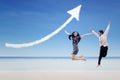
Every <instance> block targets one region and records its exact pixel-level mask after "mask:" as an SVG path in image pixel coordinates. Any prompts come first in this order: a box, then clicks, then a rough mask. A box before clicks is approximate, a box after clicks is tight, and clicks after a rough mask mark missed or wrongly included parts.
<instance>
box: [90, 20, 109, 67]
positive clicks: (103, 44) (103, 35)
mask: <svg viewBox="0 0 120 80" xmlns="http://www.w3.org/2000/svg"><path fill="white" fill-rule="evenodd" d="M109 29H110V22H108V26H107V28H106V30H105V32H104V31H103V30H99V33H96V32H95V31H94V30H92V33H93V34H94V35H95V36H97V37H98V38H99V42H100V54H99V59H98V66H100V64H101V59H102V57H106V55H107V51H108V41H107V36H108V32H109Z"/></svg>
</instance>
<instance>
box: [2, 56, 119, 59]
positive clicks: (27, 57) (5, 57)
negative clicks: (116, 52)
mask: <svg viewBox="0 0 120 80" xmlns="http://www.w3.org/2000/svg"><path fill="white" fill-rule="evenodd" d="M86 58H87V59H98V57H86ZM0 59H71V57H61V56H39V57H37V56H35V57H31V56H30V57H29V56H0ZM105 59H120V57H106V58H105Z"/></svg>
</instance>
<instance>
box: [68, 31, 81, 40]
mask: <svg viewBox="0 0 120 80" xmlns="http://www.w3.org/2000/svg"><path fill="white" fill-rule="evenodd" d="M75 32H76V31H74V32H73V33H72V34H71V35H69V36H68V38H69V40H71V38H74V37H75V36H74V33H75ZM77 37H79V40H80V39H81V37H80V34H79V33H78V32H77Z"/></svg>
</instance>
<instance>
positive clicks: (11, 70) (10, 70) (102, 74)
mask: <svg viewBox="0 0 120 80" xmlns="http://www.w3.org/2000/svg"><path fill="white" fill-rule="evenodd" d="M119 63H120V59H103V60H102V64H101V66H100V67H96V66H97V59H88V60H87V61H79V60H78V61H72V60H70V59H50V60H49V59H11V60H10V59H8V60H7V59H1V60H0V80H120V64H119Z"/></svg>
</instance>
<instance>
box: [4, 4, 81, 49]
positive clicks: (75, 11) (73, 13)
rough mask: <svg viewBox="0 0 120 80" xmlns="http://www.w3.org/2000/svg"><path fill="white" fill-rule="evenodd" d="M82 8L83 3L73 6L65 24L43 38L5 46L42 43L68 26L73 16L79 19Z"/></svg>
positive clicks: (25, 45) (18, 46) (13, 46)
mask: <svg viewBox="0 0 120 80" xmlns="http://www.w3.org/2000/svg"><path fill="white" fill-rule="evenodd" d="M80 9H81V5H79V6H77V7H76V8H73V9H71V10H69V11H67V13H69V14H70V15H71V16H70V18H68V19H67V20H66V22H65V23H64V24H63V25H61V26H60V27H59V28H58V29H56V30H55V31H54V32H52V33H50V34H48V35H47V36H45V37H43V38H41V39H39V40H36V41H34V42H29V43H23V44H10V43H6V44H5V46H6V47H12V48H22V47H29V46H33V45H37V44H40V43H42V42H44V41H46V40H48V39H50V38H51V37H53V36H54V35H56V34H57V33H59V32H60V31H61V30H62V29H63V28H65V27H66V25H67V24H68V23H70V22H71V20H72V19H73V18H75V19H76V20H77V21H79V13H80Z"/></svg>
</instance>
